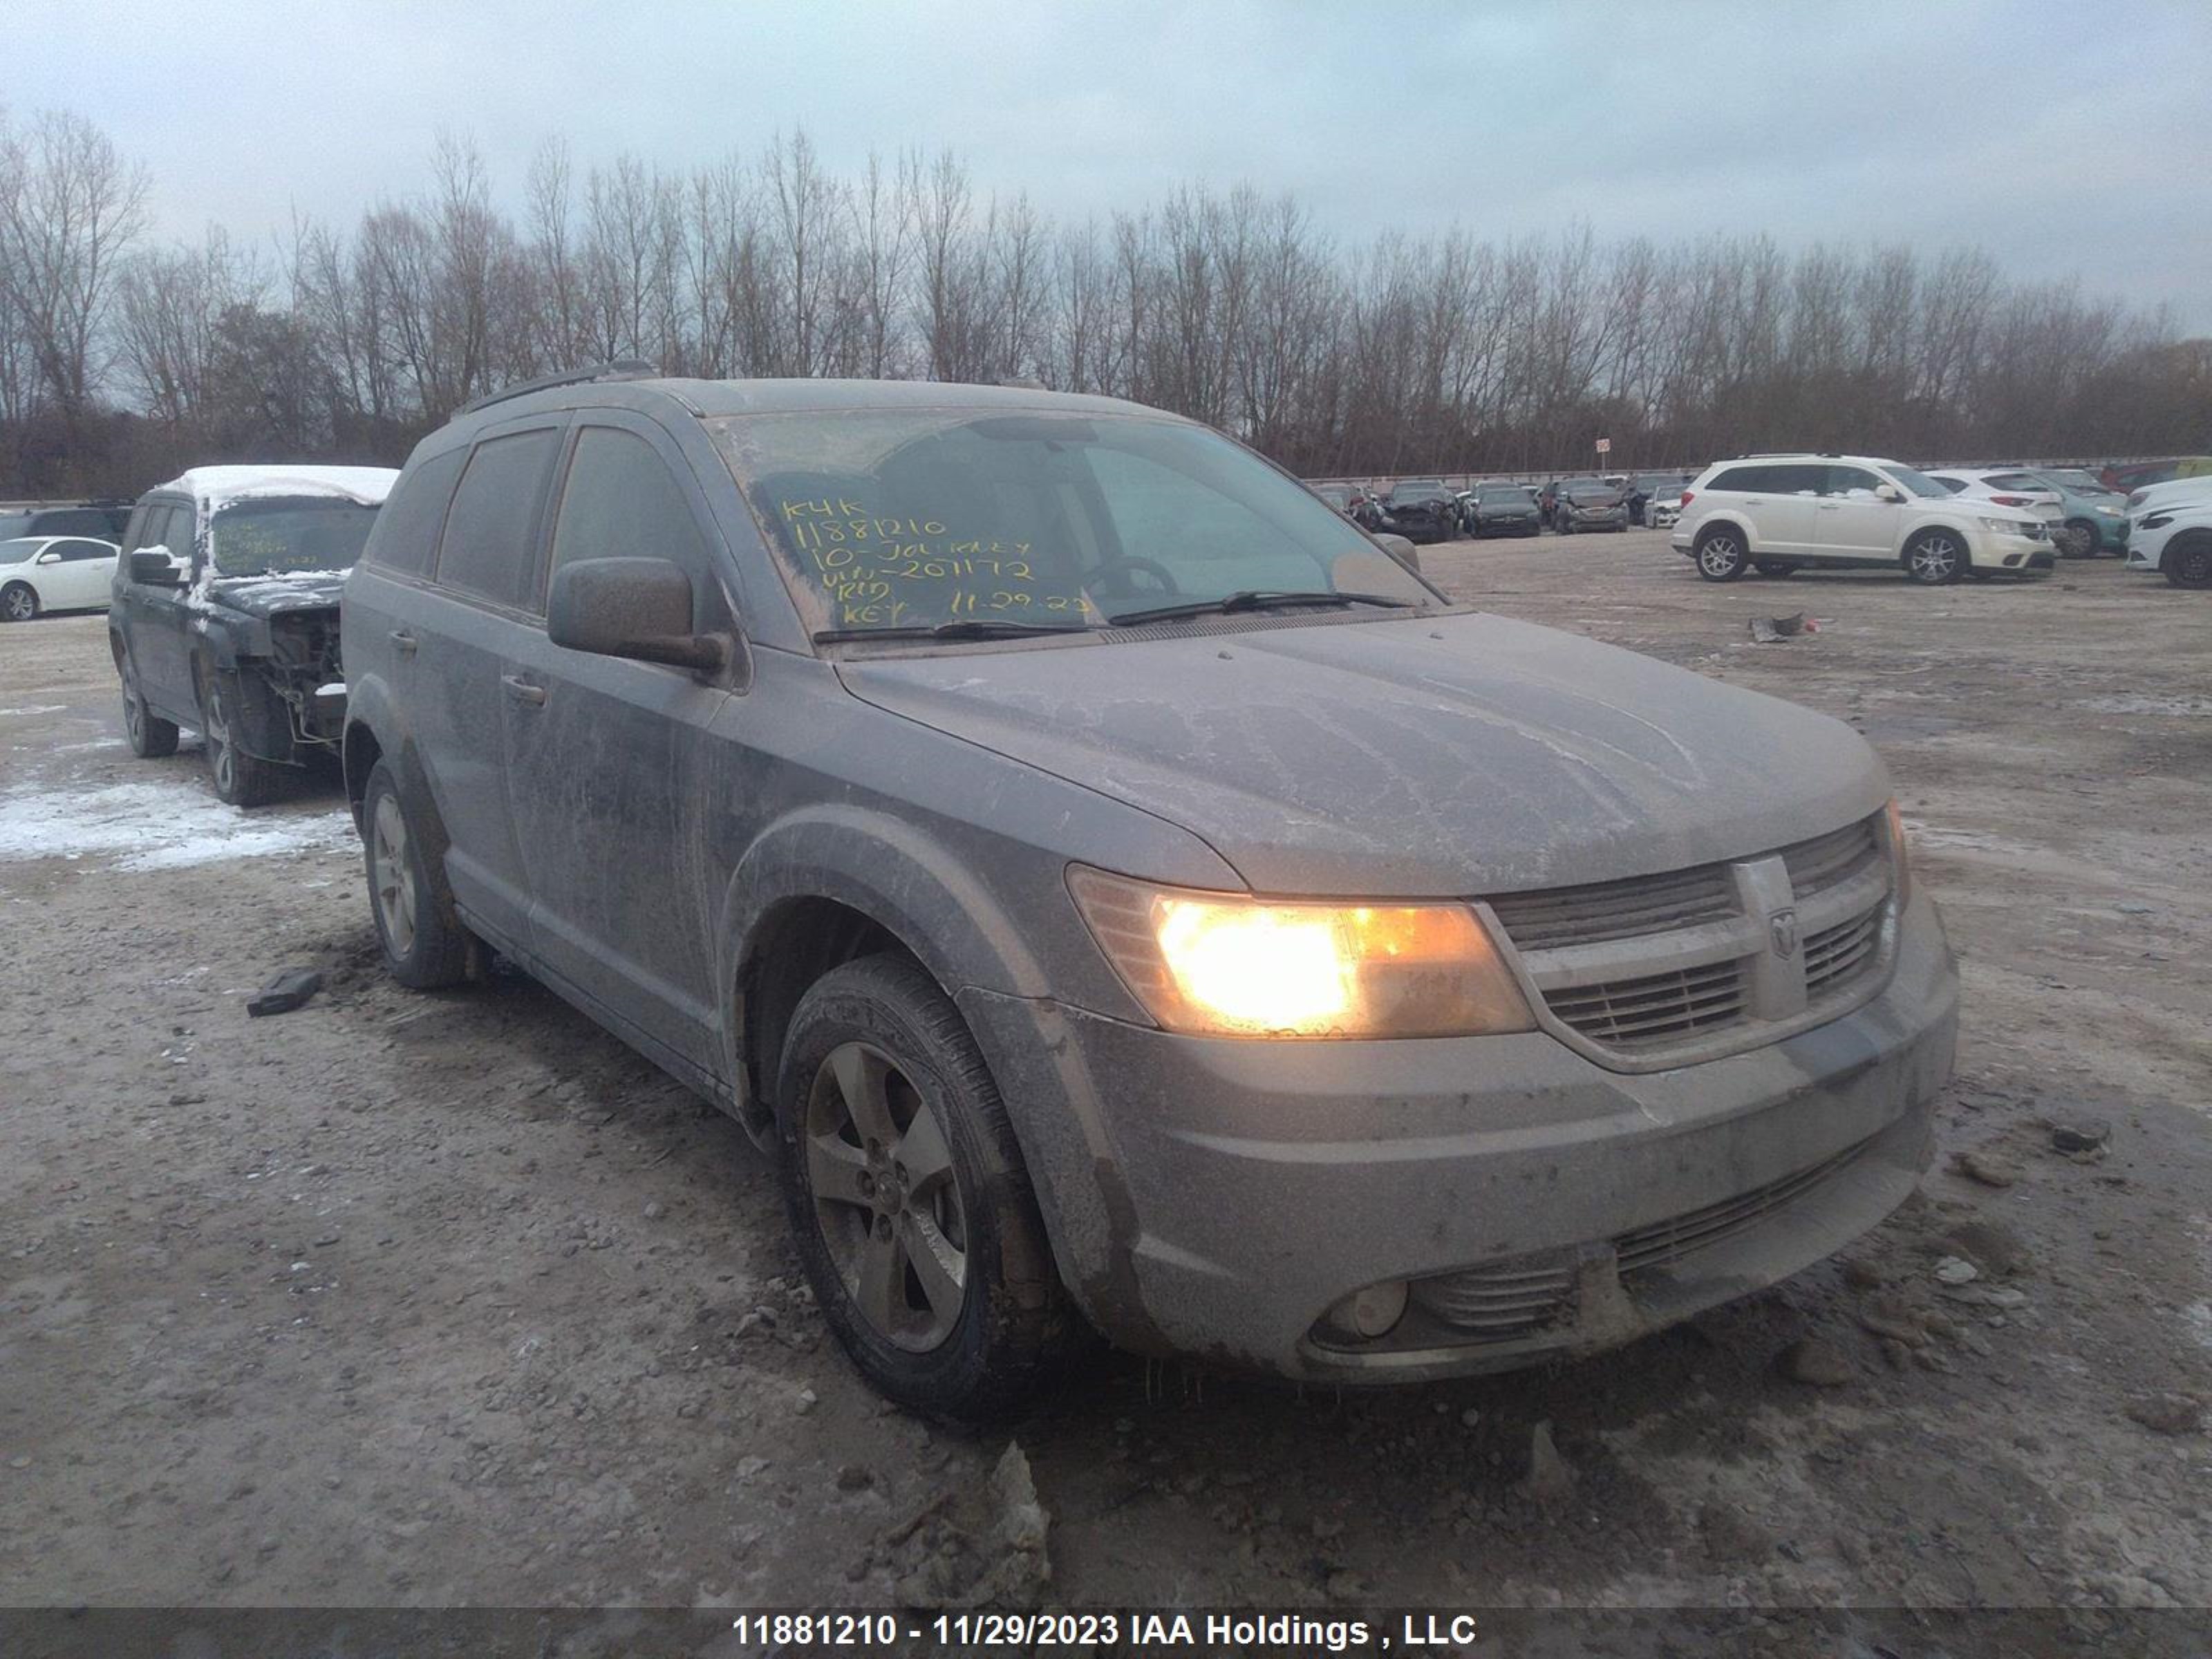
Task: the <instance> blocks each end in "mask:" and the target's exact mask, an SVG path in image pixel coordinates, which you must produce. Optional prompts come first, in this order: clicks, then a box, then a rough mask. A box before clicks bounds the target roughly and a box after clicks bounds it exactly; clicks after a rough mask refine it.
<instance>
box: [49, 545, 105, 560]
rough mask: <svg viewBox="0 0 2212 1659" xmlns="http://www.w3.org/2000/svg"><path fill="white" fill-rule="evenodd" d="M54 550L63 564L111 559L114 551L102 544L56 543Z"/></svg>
mask: <svg viewBox="0 0 2212 1659" xmlns="http://www.w3.org/2000/svg"><path fill="white" fill-rule="evenodd" d="M54 550H55V551H56V552H57V553H58V554H60V555H61V556H62V562H63V563H64V564H82V563H84V562H87V561H88V560H91V559H112V558H113V557H114V556H115V550H114V549H113V548H112V547H109V546H108V545H106V544H105V543H103V542H83V541H78V542H56V543H55V544H54Z"/></svg>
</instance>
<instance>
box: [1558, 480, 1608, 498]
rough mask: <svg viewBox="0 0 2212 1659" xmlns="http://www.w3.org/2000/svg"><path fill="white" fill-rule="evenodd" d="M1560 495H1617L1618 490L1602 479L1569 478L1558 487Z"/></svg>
mask: <svg viewBox="0 0 2212 1659" xmlns="http://www.w3.org/2000/svg"><path fill="white" fill-rule="evenodd" d="M1559 494H1561V495H1619V494H1620V489H1618V488H1617V487H1616V486H1614V485H1613V484H1609V483H1606V482H1605V480H1604V479H1602V478H1570V479H1568V480H1567V481H1566V483H1563V484H1561V485H1560V486H1559Z"/></svg>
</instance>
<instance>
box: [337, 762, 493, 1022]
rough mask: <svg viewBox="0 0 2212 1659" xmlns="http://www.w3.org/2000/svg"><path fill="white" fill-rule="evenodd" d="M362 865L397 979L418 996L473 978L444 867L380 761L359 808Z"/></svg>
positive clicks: (471, 942) (467, 937)
mask: <svg viewBox="0 0 2212 1659" xmlns="http://www.w3.org/2000/svg"><path fill="white" fill-rule="evenodd" d="M361 829H362V836H361V840H362V865H363V867H364V868H365V870H366V871H367V873H368V908H369V910H370V912H371V914H372V915H374V917H375V919H376V939H377V943H378V944H380V945H382V946H383V947H384V965H385V966H386V968H388V969H391V970H392V978H394V979H396V980H398V981H399V982H400V983H401V984H402V985H408V986H412V987H414V988H415V989H416V990H418V991H435V990H438V989H440V988H441V987H445V986H447V985H458V984H459V983H460V982H461V981H463V980H465V979H466V978H468V977H469V969H470V966H471V959H472V957H473V956H474V954H475V945H476V940H475V939H474V937H473V936H472V935H471V933H469V931H468V929H467V928H466V927H463V926H462V925H461V918H460V913H459V911H457V910H456V909H455V908H453V889H452V888H450V887H448V886H447V884H446V867H445V862H444V860H442V859H440V858H438V857H436V856H435V855H434V854H432V852H431V850H430V848H429V846H428V843H427V842H426V841H425V840H424V838H423V836H422V835H421V834H420V833H418V829H417V826H416V823H414V822H413V820H411V819H410V817H408V815H407V808H406V806H405V805H404V803H403V802H402V801H401V800H400V799H399V781H398V779H397V778H396V777H394V776H393V775H392V769H391V768H390V767H388V766H386V764H385V763H383V762H382V761H379V762H377V763H376V764H375V765H374V766H373V767H371V768H370V769H369V774H368V787H367V788H366V790H365V791H364V792H363V793H362V802H361Z"/></svg>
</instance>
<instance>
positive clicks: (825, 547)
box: [776, 496, 1094, 628]
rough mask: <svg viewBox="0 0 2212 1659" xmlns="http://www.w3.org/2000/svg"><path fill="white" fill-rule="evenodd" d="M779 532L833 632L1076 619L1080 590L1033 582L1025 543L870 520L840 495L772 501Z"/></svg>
mask: <svg viewBox="0 0 2212 1659" xmlns="http://www.w3.org/2000/svg"><path fill="white" fill-rule="evenodd" d="M776 516H777V520H778V524H779V528H780V529H781V532H782V533H783V536H784V538H785V539H786V541H787V544H789V546H790V547H791V549H792V550H793V551H794V552H796V553H798V554H799V555H800V556H802V557H804V558H805V560H806V561H807V562H809V563H811V565H812V566H813V568H814V573H815V575H816V577H817V580H819V581H820V582H821V584H822V587H823V592H825V593H826V594H827V595H828V597H829V601H830V615H831V619H832V621H833V622H834V623H835V625H836V626H837V627H840V628H889V627H896V626H897V625H899V624H900V623H908V622H912V623H927V622H948V621H957V620H960V619H962V618H964V617H1002V618H1006V619H1010V620H1015V621H1020V620H1029V619H1034V620H1037V621H1055V620H1058V621H1069V622H1073V621H1079V620H1085V619H1087V617H1089V616H1090V615H1091V614H1094V611H1093V607H1092V605H1091V601H1090V600H1089V599H1087V598H1086V597H1085V595H1084V593H1083V592H1082V591H1081V588H1080V586H1073V585H1070V584H1067V583H1065V582H1057V581H1053V580H1045V581H1042V582H1040V580H1038V577H1037V568H1036V560H1035V558H1034V556H1033V549H1032V548H1031V545H1030V543H1028V542H1025V541H1008V540H1002V539H999V538H985V537H980V536H963V535H958V534H956V533H952V532H951V530H950V527H949V526H947V525H946V524H945V522H944V521H943V520H938V519H932V518H919V517H915V518H902V517H895V516H890V515H882V514H876V513H869V512H868V511H867V510H866V507H865V505H864V504H863V503H861V502H859V501H853V500H851V499H850V498H848V497H844V496H816V497H811V498H809V499H806V500H803V501H778V502H777V503H776Z"/></svg>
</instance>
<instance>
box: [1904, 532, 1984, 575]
mask: <svg viewBox="0 0 2212 1659" xmlns="http://www.w3.org/2000/svg"><path fill="white" fill-rule="evenodd" d="M1970 568H1972V562H1971V561H1970V560H1969V559H1968V558H1967V556H1966V544H1965V543H1964V542H1961V541H1960V539H1959V538H1957V537H1956V536H1954V535H1953V534H1952V533H1951V532H1949V531H1948V530H1920V531H1915V532H1913V534H1912V536H1911V538H1910V539H1908V540H1907V541H1906V542H1905V574H1906V575H1907V576H1909V577H1911V579H1912V580H1914V581H1917V582H1918V583H1919V584H1920V585H1921V586H1923V587H1942V586H1947V585H1948V584H1949V583H1951V582H1954V581H1956V580H1959V578H1960V577H1961V576H1963V575H1965V574H1966V572H1967V571H1968V570H1969V569H1970Z"/></svg>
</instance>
